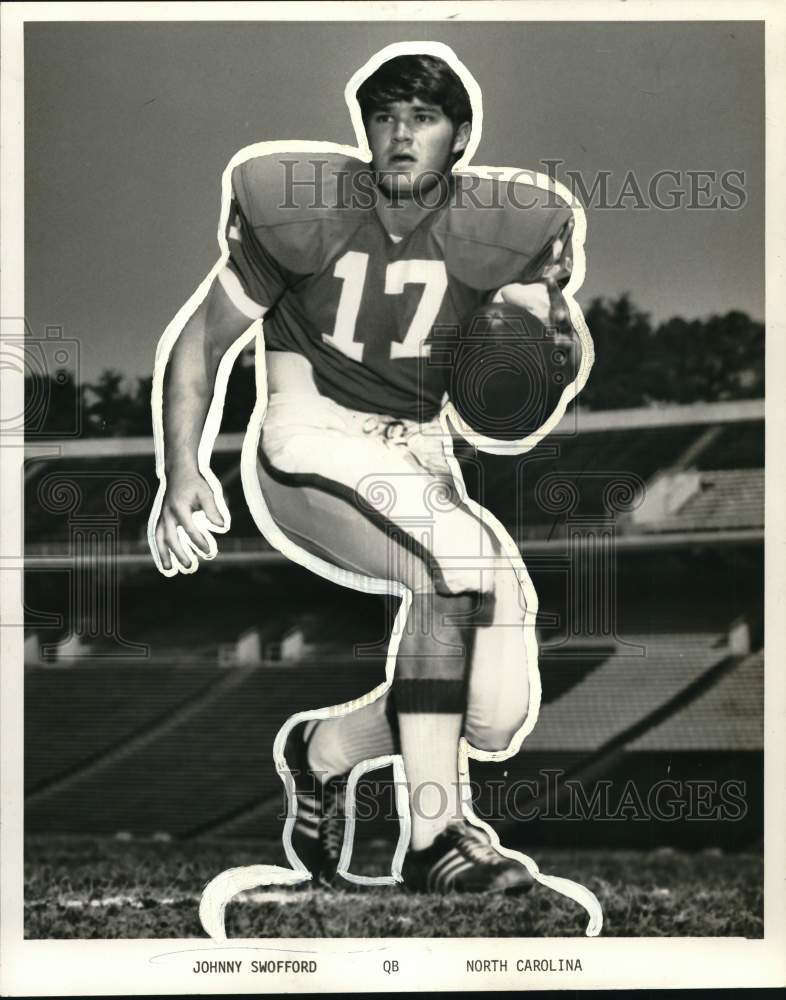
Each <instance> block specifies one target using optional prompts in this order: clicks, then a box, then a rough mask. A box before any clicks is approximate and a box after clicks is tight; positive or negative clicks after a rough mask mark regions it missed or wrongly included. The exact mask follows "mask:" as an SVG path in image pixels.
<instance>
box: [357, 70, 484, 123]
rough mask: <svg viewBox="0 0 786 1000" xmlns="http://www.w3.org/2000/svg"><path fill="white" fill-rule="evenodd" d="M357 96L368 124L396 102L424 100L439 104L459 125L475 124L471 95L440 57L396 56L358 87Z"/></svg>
mask: <svg viewBox="0 0 786 1000" xmlns="http://www.w3.org/2000/svg"><path fill="white" fill-rule="evenodd" d="M357 99H358V103H359V104H360V111H361V114H362V115H363V121H364V123H365V122H367V121H368V119H369V116H370V115H371V114H372V113H373V112H374V111H376V110H377V109H378V108H383V107H386V106H387V105H388V104H393V103H394V102H395V101H413V100H415V99H417V100H420V101H424V102H425V103H426V104H435V105H438V106H439V107H440V108H442V110H443V111H444V113H445V114H446V115H447V117H448V118H449V119H450V120H451V121H452V122H453V126H454V128H458V126H459V125H461V124H462V123H463V122H469V123H470V124H471V123H472V105H471V104H470V100H469V94H468V93H467V89H466V87H465V86H464V84H463V83H462V82H461V79H460V78H459V76H458V75H457V74H456V73H455V72H454V71H453V70H452V69H451V68H450V66H449V65H448V64H447V63H446V62H445V60H444V59H440V58H439V57H438V56H428V55H409V56H395V57H394V58H393V59H389V60H388V61H387V62H385V63H382V65H381V66H380V67H379V69H377V70H375V71H374V72H373V73H372V74H371V76H369V77H368V78H367V79H365V80H364V81H363V83H362V84H361V85H360V86H359V87H358V91H357Z"/></svg>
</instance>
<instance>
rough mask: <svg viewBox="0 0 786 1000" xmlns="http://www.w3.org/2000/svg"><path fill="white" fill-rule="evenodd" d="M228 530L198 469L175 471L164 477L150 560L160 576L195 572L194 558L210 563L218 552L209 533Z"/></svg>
mask: <svg viewBox="0 0 786 1000" xmlns="http://www.w3.org/2000/svg"><path fill="white" fill-rule="evenodd" d="M227 527H228V524H227V522H226V518H225V517H224V516H223V515H222V513H221V511H220V510H219V509H218V505H217V503H216V499H215V496H214V494H213V490H212V488H211V486H210V484H209V483H208V482H207V480H206V479H205V478H204V476H202V475H201V473H200V472H199V470H198V469H194V468H175V469H173V470H171V471H170V472H169V473H167V478H166V487H165V489H164V493H163V497H162V501H161V510H160V512H159V515H158V521H157V523H156V528H155V532H154V535H153V538H152V539H151V549H152V551H153V558H154V559H155V561H156V565H157V566H158V568H159V569H160V570H161V572H162V573H164V574H165V575H166V576H172V575H174V574H175V573H177V572H178V571H179V572H181V573H194V572H196V570H197V568H198V566H199V561H198V559H197V556H201V557H202V558H203V559H213V558H214V557H215V555H216V553H217V551H218V550H217V547H216V543H215V540H214V538H213V535H212V532H213V531H219V532H224V531H226V530H227Z"/></svg>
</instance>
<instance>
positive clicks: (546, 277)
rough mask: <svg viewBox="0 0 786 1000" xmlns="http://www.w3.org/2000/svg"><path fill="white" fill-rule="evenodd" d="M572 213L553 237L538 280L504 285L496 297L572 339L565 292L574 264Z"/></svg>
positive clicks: (556, 332) (495, 298) (499, 300)
mask: <svg viewBox="0 0 786 1000" xmlns="http://www.w3.org/2000/svg"><path fill="white" fill-rule="evenodd" d="M572 235H573V217H572V216H571V217H570V218H569V219H568V220H567V221H566V222H565V223H564V224H563V225H562V227H561V228H560V230H559V232H558V233H557V234H556V235H555V236H554V237H553V238H552V240H551V241H550V243H549V244H548V246H547V248H546V251H545V261H544V264H543V266H542V268H540V272H539V274H538V280H535V281H528V282H526V283H524V282H516V283H513V284H509V285H503V287H502V288H500V289H499V291H498V292H497V294H496V295H495V296H494V301H495V302H509V303H510V304H511V305H516V306H520V307H521V308H522V309H526V310H527V311H528V312H531V313H532V314H533V315H534V316H536V317H537V318H538V319H539V320H540V321H541V323H543V325H544V326H546V327H548V328H549V329H550V330H551V331H553V332H554V334H555V335H556V336H558V337H568V338H571V339H572V336H573V333H574V331H573V327H572V324H571V321H570V311H569V310H568V304H567V302H566V301H565V296H564V295H563V294H562V289H563V288H564V286H565V285H566V284H567V283H568V279H569V278H570V274H571V270H572V267H573V252H572V246H571V237H572Z"/></svg>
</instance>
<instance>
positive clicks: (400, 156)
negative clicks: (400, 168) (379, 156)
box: [390, 153, 416, 165]
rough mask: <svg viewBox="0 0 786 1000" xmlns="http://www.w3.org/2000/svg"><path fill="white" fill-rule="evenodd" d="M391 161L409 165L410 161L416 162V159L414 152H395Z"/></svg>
mask: <svg viewBox="0 0 786 1000" xmlns="http://www.w3.org/2000/svg"><path fill="white" fill-rule="evenodd" d="M390 162H391V163H400V164H402V165H407V164H410V163H415V162H416V160H415V157H414V156H413V155H412V153H393V155H392V156H391V157H390Z"/></svg>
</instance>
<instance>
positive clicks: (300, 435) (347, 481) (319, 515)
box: [259, 400, 492, 594]
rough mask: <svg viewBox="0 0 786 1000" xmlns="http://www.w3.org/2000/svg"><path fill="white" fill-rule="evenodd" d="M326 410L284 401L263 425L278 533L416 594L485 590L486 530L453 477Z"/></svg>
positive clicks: (265, 472) (265, 474)
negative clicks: (434, 471)
mask: <svg viewBox="0 0 786 1000" xmlns="http://www.w3.org/2000/svg"><path fill="white" fill-rule="evenodd" d="M320 405H321V404H318V406H316V407H313V406H310V404H309V403H308V402H306V403H305V404H304V405H303V406H302V407H299V408H295V407H294V406H293V405H291V404H290V402H289V400H287V401H285V402H284V403H283V404H279V405H277V406H276V407H275V408H274V411H273V420H272V422H270V423H269V422H268V420H267V418H266V421H265V425H263V433H262V446H261V449H260V463H259V475H260V484H261V486H262V491H263V494H264V496H265V498H266V501H267V504H268V508H269V510H270V512H271V514H272V516H273V517H274V519H275V520H276V521H277V522H278V524H279V525H280V527H281V528H282V530H284V531H285V532H287V533H288V534H289V536H290V537H291V538H292V539H293V540H298V541H299V542H300V544H302V545H303V546H304V547H305V548H307V549H308V550H309V551H315V552H316V551H318V552H320V553H321V554H322V555H324V556H327V555H331V556H332V558H333V560H334V561H336V562H337V563H338V564H339V565H342V566H343V567H345V568H353V569H355V570H357V571H358V572H363V573H366V574H369V575H374V576H377V577H381V578H383V579H393V580H399V581H401V582H403V583H406V584H407V586H409V587H410V589H412V590H415V591H421V590H425V589H430V588H431V587H432V586H433V587H435V588H436V589H437V590H439V591H442V592H445V593H448V594H452V593H463V592H467V591H477V590H482V589H483V588H484V586H489V585H490V581H491V574H489V573H488V572H486V573H485V574H484V573H482V571H481V561H482V560H483V558H484V557H485V558H488V557H489V556H490V554H491V551H492V550H491V547H490V545H489V539H488V531H487V529H486V528H485V526H484V525H483V523H482V521H481V520H480V519H478V517H476V516H475V515H474V514H473V513H472V512H471V511H470V510H469V509H468V507H467V506H466V504H465V503H463V502H462V501H461V499H460V491H459V490H458V489H457V487H456V484H455V483H454V482H453V480H452V478H451V477H450V476H449V475H447V476H446V475H441V476H440V475H436V474H432V473H429V472H427V471H426V470H425V469H424V468H423V467H422V466H421V465H419V464H418V462H417V461H416V460H415V459H414V458H413V456H412V455H411V454H408V452H407V449H406V448H404V447H401V446H397V447H396V446H392V445H390V444H389V443H388V442H387V441H386V440H385V439H384V438H382V437H380V436H379V435H367V434H363V433H359V432H358V431H357V428H356V427H353V426H352V425H351V422H350V421H348V420H346V421H345V418H344V417H343V415H342V412H341V411H340V410H339V411H336V410H335V409H331V407H329V406H322V407H321V410H322V412H320ZM318 423H319V424H320V426H317V424H318ZM484 581H485V583H484Z"/></svg>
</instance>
